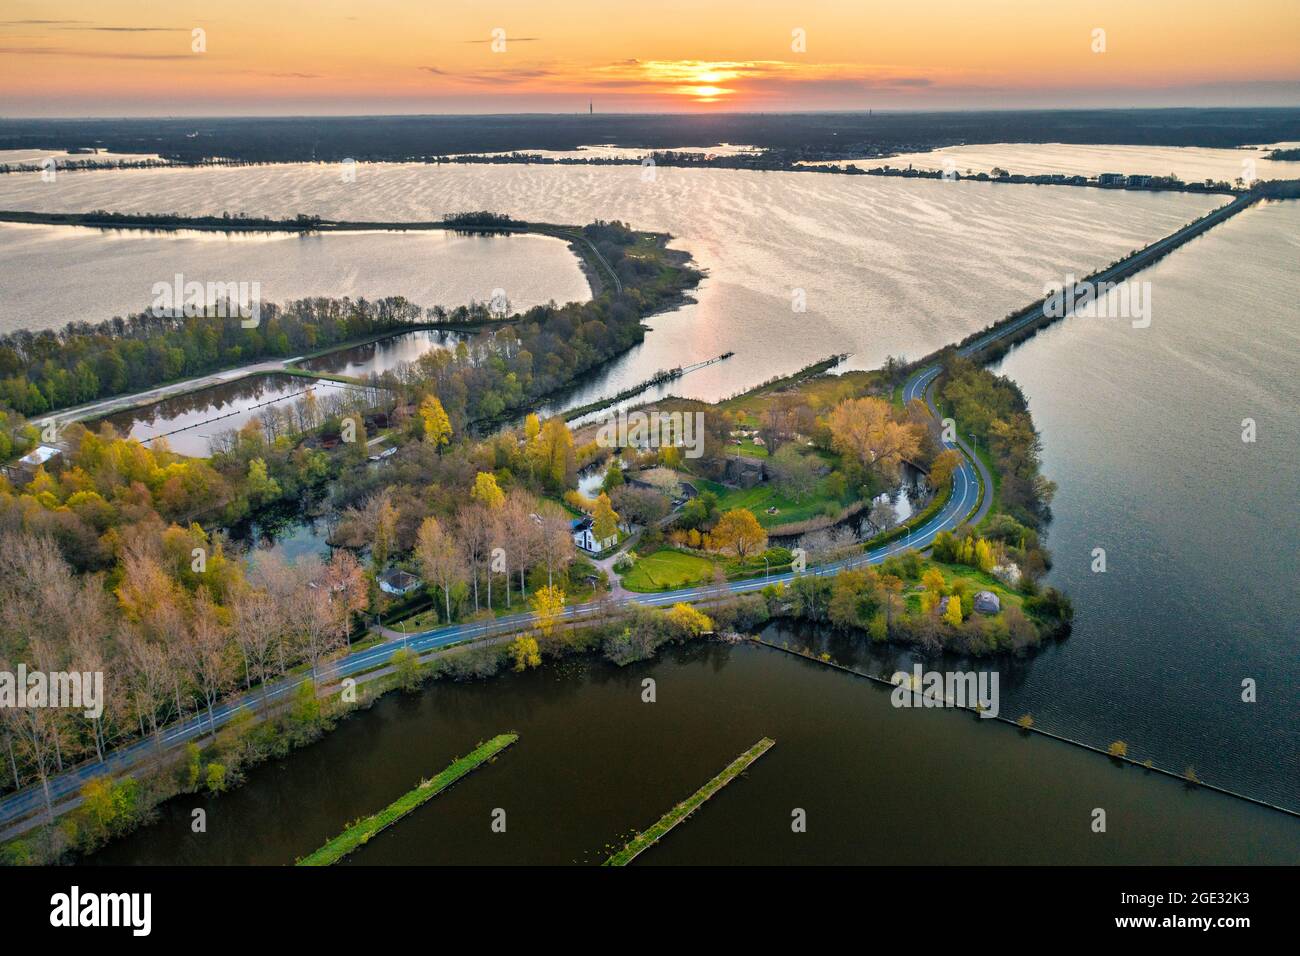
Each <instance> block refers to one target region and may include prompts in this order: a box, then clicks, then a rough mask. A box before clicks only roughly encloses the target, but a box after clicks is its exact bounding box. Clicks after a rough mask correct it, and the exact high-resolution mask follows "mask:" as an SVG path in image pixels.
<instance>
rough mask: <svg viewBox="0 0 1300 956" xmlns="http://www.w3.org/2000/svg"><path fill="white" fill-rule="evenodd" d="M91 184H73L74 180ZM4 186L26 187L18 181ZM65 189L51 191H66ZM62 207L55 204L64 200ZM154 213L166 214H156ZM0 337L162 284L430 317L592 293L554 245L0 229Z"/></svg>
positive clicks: (101, 308) (127, 300)
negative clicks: (363, 303) (385, 305)
mask: <svg viewBox="0 0 1300 956" xmlns="http://www.w3.org/2000/svg"><path fill="white" fill-rule="evenodd" d="M75 175H87V174H84V173H69V174H68V176H69V177H71V176H75ZM0 178H18V177H14V176H12V175H11V177H0ZM63 181H64V178H60V179H59V180H57V183H58V184H59V185H55V184H50V188H51V189H54V190H56V191H57V190H61V188H62V187H61V184H62V183H63ZM55 195H58V193H57V192H56V194H55ZM152 208H154V209H159V208H165V207H152ZM0 261H3V263H4V265H3V267H2V268H3V272H2V273H0V274H2V275H3V285H4V291H5V294H4V295H3V296H0V332H8V331H12V330H13V329H16V328H61V327H62V326H64V325H65V324H67V323H68V322H70V321H78V322H81V321H87V322H98V321H101V320H103V319H111V318H113V317H114V316H122V315H128V314H131V313H134V312H143V311H146V310H147V309H149V307H150V306H151V304H152V303H153V298H154V296H153V291H152V290H153V286H154V283H156V282H163V283H166V284H167V285H168V286H169V287H170V286H171V285H172V284H173V281H174V277H175V276H176V275H177V274H178V273H179V274H181V275H183V276H184V277H185V281H187V282H189V281H197V282H203V283H207V282H248V283H253V282H256V283H258V284H259V286H260V288H261V295H262V299H263V300H264V301H267V302H276V303H282V302H285V301H287V300H289V299H297V298H302V297H305V296H318V295H327V296H336V297H340V298H341V297H343V296H349V297H351V298H353V299H359V298H362V297H365V298H370V299H375V298H379V297H382V296H389V295H402V296H405V297H406V298H407V299H409V300H410V301H412V302H415V303H417V304H419V305H422V306H433V305H444V306H448V307H451V306H457V305H463V304H468V303H469V302H470V301H471V300H474V301H478V302H487V301H489V300H490V299H491V298H492V296H493V290H495V289H501V290H503V291H504V292H505V294H506V298H507V299H509V301H510V305H511V306H512V307H513V308H514V309H518V310H523V309H528V308H531V307H532V306H534V305H540V304H543V303H545V302H547V301H549V300H551V299H554V300H555V301H556V302H561V303H563V302H578V301H580V302H585V301H586V300H588V299H590V298H591V287H590V286H589V285H588V283H587V279H586V277H585V276H584V275H583V273H582V269H581V267H580V266H579V264H578V259H577V257H576V256H575V255H574V254H573V253H572V252H571V251H570V250H569V247H568V244H567V243H565V242H564V241H563V240H560V239H553V238H551V237H549V236H464V235H457V234H455V233H451V232H441V231H428V232H400V231H392V232H387V231H375V232H349V233H316V234H311V235H300V234H295V233H286V232H251V233H249V232H204V231H198V230H182V231H179V232H163V231H145V230H139V229H90V228H83V227H78V226H49V225H28V224H17V223H0Z"/></svg>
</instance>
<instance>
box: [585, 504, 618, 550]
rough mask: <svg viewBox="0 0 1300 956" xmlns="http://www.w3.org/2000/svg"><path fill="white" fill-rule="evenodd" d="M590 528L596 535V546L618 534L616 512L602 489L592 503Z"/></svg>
mask: <svg viewBox="0 0 1300 956" xmlns="http://www.w3.org/2000/svg"><path fill="white" fill-rule="evenodd" d="M591 530H592V532H593V533H594V534H595V536H596V546H597V547H599V546H600V545H601V544H602V543H604V542H605V541H607V540H608V539H610V538H612V537H614V536H615V535H617V534H618V512H616V511H615V510H614V506H613V505H612V504H611V503H610V500H609V495H607V494H605V492H603V491H602V492H601V493H600V497H598V498H597V499H596V500H595V501H594V502H593V503H592V509H591Z"/></svg>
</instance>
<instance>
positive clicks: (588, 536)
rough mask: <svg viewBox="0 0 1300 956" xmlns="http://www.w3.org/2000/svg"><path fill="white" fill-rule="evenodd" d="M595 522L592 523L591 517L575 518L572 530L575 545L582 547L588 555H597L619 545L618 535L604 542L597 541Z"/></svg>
mask: <svg viewBox="0 0 1300 956" xmlns="http://www.w3.org/2000/svg"><path fill="white" fill-rule="evenodd" d="M594 525H595V522H593V521H592V519H591V515H587V516H586V517H585V518H574V519H573V524H572V525H571V528H572V530H573V543H574V544H576V545H577V546H578V547H580V548H581V549H582V550H583V551H586V552H587V553H588V554H597V553H598V552H601V551H604V550H605V549H606V548H612V547H614V545H616V544H618V533H617V532H615V533H614V534H612V535H610V536H609V537H608V538H606V539H605V540H604V541H597V540H596V529H595V527H594Z"/></svg>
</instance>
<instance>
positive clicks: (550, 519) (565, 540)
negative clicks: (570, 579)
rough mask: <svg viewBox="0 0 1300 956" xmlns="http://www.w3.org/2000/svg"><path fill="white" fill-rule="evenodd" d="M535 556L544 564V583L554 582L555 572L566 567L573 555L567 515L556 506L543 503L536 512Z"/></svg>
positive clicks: (550, 583)
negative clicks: (537, 524) (537, 519)
mask: <svg viewBox="0 0 1300 956" xmlns="http://www.w3.org/2000/svg"><path fill="white" fill-rule="evenodd" d="M537 515H538V518H539V519H540V522H541V523H540V525H539V527H538V531H537V542H536V543H537V557H538V558H539V559H540V560H541V561H543V562H545V564H546V583H547V585H548V586H550V585H553V584H554V583H555V572H557V571H563V570H564V569H565V568H567V567H568V566H569V564H570V562H572V561H573V557H574V547H575V546H574V543H573V533H572V530H571V523H570V521H569V516H568V515H567V514H566V513H565V512H564V511H563V510H562V509H561V508H560V507H559V506H558V505H549V504H547V503H543V505H542V506H541V507H540V508H539V510H538V512H537Z"/></svg>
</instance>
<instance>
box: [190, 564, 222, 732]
mask: <svg viewBox="0 0 1300 956" xmlns="http://www.w3.org/2000/svg"><path fill="white" fill-rule="evenodd" d="M228 622H229V612H227V611H226V609H225V608H221V607H218V606H217V605H215V604H214V603H213V602H212V599H211V597H209V595H208V592H207V591H206V590H203V589H200V590H199V592H198V593H197V594H196V595H195V599H194V610H193V613H192V614H191V616H190V623H189V627H188V628H187V630H186V633H185V635H184V648H185V654H186V658H187V664H188V665H189V672H190V673H191V674H193V675H194V682H195V684H196V685H197V687H198V689H199V691H200V693H201V694H202V695H203V700H204V703H206V704H207V710H208V725H209V727H210V728H211V729H212V730H214V731H215V730H216V726H217V724H216V718H215V717H214V716H213V713H212V707H213V704H215V703H216V701H217V698H218V697H220V696H221V694H222V692H224V691H225V690H226V688H227V687H229V685H230V681H231V673H230V658H229V656H228V655H227V649H228V648H229V646H230V644H229V636H230V634H229V626H228Z"/></svg>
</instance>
